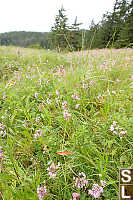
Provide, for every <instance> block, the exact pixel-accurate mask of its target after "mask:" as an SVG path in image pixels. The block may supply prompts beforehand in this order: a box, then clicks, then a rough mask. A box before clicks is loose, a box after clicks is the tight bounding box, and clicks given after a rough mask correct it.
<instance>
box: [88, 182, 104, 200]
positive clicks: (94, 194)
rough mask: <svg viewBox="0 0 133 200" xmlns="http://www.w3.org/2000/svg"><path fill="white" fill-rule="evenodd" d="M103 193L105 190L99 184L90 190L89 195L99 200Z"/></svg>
mask: <svg viewBox="0 0 133 200" xmlns="http://www.w3.org/2000/svg"><path fill="white" fill-rule="evenodd" d="M102 192H103V188H102V187H101V186H99V185H98V184H93V185H92V189H91V190H88V194H90V195H91V196H92V197H94V198H95V199H99V198H100V196H101V193H102Z"/></svg>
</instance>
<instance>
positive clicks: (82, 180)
mask: <svg viewBox="0 0 133 200" xmlns="http://www.w3.org/2000/svg"><path fill="white" fill-rule="evenodd" d="M74 180H75V186H77V187H78V188H84V187H85V186H86V185H87V184H88V180H87V179H86V175H85V174H84V173H83V172H80V173H79V177H78V178H75V177H74Z"/></svg>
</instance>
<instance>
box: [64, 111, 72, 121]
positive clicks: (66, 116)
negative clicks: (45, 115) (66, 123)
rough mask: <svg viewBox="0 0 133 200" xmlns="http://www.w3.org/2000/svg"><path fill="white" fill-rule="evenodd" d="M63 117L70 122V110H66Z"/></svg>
mask: <svg viewBox="0 0 133 200" xmlns="http://www.w3.org/2000/svg"><path fill="white" fill-rule="evenodd" d="M63 115H64V120H69V118H70V117H71V114H70V113H69V112H68V110H64V112H63Z"/></svg>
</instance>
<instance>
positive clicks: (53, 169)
mask: <svg viewBox="0 0 133 200" xmlns="http://www.w3.org/2000/svg"><path fill="white" fill-rule="evenodd" d="M50 163H51V161H50V162H49V163H48V164H50ZM59 166H60V164H59V163H58V165H55V164H54V162H52V164H51V165H50V167H48V168H47V171H48V174H49V176H50V177H52V178H56V175H57V171H56V170H57V169H58V168H59Z"/></svg>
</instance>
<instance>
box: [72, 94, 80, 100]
mask: <svg viewBox="0 0 133 200" xmlns="http://www.w3.org/2000/svg"><path fill="white" fill-rule="evenodd" d="M72 98H73V100H79V99H80V98H79V97H78V96H77V94H76V93H74V94H73V95H72Z"/></svg>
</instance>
